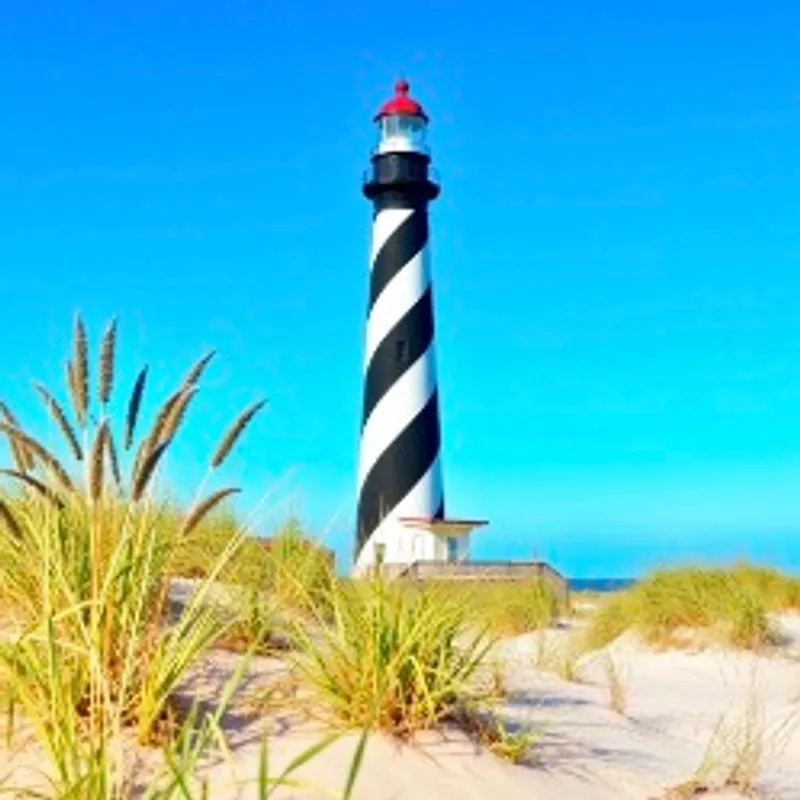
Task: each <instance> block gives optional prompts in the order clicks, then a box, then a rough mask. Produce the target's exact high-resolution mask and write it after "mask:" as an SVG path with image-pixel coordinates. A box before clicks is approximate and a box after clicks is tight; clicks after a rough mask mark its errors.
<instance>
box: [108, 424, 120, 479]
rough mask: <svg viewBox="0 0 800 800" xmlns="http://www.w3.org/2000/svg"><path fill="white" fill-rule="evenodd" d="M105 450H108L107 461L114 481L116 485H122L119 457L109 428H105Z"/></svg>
mask: <svg viewBox="0 0 800 800" xmlns="http://www.w3.org/2000/svg"><path fill="white" fill-rule="evenodd" d="M106 451H107V452H108V463H109V466H110V467H111V474H112V475H113V476H114V483H116V484H117V487H120V486H122V473H121V472H120V469H119V458H118V457H117V447H116V445H115V444H114V437H113V436H112V434H111V428H106Z"/></svg>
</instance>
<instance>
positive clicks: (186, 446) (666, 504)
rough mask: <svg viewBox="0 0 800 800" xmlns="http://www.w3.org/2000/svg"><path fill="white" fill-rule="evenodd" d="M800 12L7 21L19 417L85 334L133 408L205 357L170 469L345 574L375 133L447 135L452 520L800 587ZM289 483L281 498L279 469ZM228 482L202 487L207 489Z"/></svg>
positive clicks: (161, 13)
mask: <svg viewBox="0 0 800 800" xmlns="http://www.w3.org/2000/svg"><path fill="white" fill-rule="evenodd" d="M797 52H800V9H798V8H796V7H795V6H794V5H793V4H790V3H788V2H778V3H770V4H765V5H763V4H762V5H761V6H760V7H759V9H758V15H756V16H754V15H753V13H752V10H751V9H748V8H745V7H744V5H743V4H722V3H711V4H706V5H705V6H703V7H698V6H697V5H696V4H692V5H689V4H688V3H684V2H677V3H669V4H667V3H657V4H655V5H653V4H651V5H649V6H647V7H643V6H641V5H637V4H634V3H630V2H622V1H621V0H615V2H613V3H611V4H610V5H607V6H606V7H605V8H604V9H598V8H597V7H596V5H595V4H592V3H589V2H587V0H580V2H575V3H571V4H567V5H564V4H555V3H545V4H539V5H538V6H537V7H535V8H534V7H531V6H530V5H529V4H525V3H522V2H520V1H519V0H510V2H508V3H506V4H503V5H501V6H486V5H485V4H478V3H474V2H473V3H457V2H454V1H453V0H437V2H435V3H415V2H412V3H410V4H406V5H405V6H404V7H403V11H402V14H401V15H399V16H398V11H397V8H396V7H385V6H380V5H378V6H376V5H375V4H366V3H363V2H351V3H349V4H347V5H346V6H342V7H340V8H338V9H332V8H331V7H330V5H329V4H323V3H320V2H307V3H297V2H295V3H274V4H270V5H269V8H268V9H262V8H259V7H258V6H257V5H256V4H253V3H250V2H247V1H246V0H234V1H233V2H229V3H225V4H223V3H217V2H211V1H210V0H202V1H201V2H199V3H194V4H189V3H187V2H185V0H169V2H161V3H154V2H143V3H136V4H134V3H131V2H120V3H116V4H114V6H113V8H111V7H102V8H101V7H97V8H95V7H93V6H92V5H91V4H81V5H78V6H75V5H73V4H66V3H59V2H47V0H43V1H42V2H37V3H36V4H34V5H31V4H29V3H25V4H23V3H20V2H15V0H12V2H10V3H8V4H7V5H6V6H5V7H4V19H3V25H2V28H1V29H0V86H1V87H2V97H3V106H4V112H5V113H4V125H3V126H2V127H0V153H2V156H0V259H1V260H0V274H2V279H3V289H4V295H5V303H4V318H5V319H4V325H2V326H0V355H2V364H3V370H2V373H0V398H2V399H3V400H5V401H7V402H8V403H9V404H10V405H11V406H12V408H14V410H15V411H16V412H17V413H18V415H19V416H20V417H22V418H23V419H24V420H25V421H26V422H27V423H28V424H29V425H31V426H32V427H33V429H34V430H36V431H37V432H40V433H42V435H44V436H45V438H47V436H48V435H49V432H50V428H49V427H48V424H47V418H46V415H45V413H44V411H43V410H42V409H41V406H40V405H39V404H38V403H37V402H36V398H35V395H34V393H33V392H32V390H31V389H30V386H29V383H30V379H31V378H36V379H41V380H43V381H45V382H46V383H48V384H52V385H53V386H55V387H57V388H58V390H59V396H63V391H62V387H63V380H62V373H63V366H62V365H63V359H64V357H65V355H66V353H67V350H68V347H69V338H70V332H71V324H72V316H73V313H74V311H76V310H81V311H82V312H83V314H84V316H85V318H86V321H87V323H88V325H89V327H90V330H91V333H92V341H93V343H95V344H96V343H97V341H98V340H99V336H100V334H101V332H102V325H103V323H104V321H105V320H106V319H107V318H108V317H109V316H111V315H118V317H119V322H120V340H119V347H120V353H119V354H120V369H119V375H118V382H117V391H116V408H117V410H118V411H120V409H122V408H123V407H124V401H125V399H126V397H125V396H126V395H127V393H128V392H129V391H130V388H131V385H132V382H133V379H134V376H135V373H136V370H137V369H138V367H139V366H141V365H142V364H144V363H148V364H149V365H150V370H151V376H152V378H153V381H152V383H151V385H150V386H149V388H148V396H147V400H146V405H145V412H147V413H152V410H153V408H154V406H155V405H156V404H157V403H158V402H159V401H160V400H162V399H163V398H164V396H165V395H166V394H167V393H168V392H169V391H170V390H171V389H172V388H173V386H174V385H175V383H176V382H177V381H179V380H180V378H181V377H182V375H183V374H184V372H185V370H186V369H187V368H188V367H189V365H190V364H191V363H192V361H194V359H196V358H197V357H199V356H200V355H202V354H203V353H204V352H205V351H206V350H207V349H209V348H214V349H216V350H217V352H218V354H219V355H218V359H217V360H216V361H215V362H214V363H213V364H212V367H211V369H210V370H209V372H208V374H207V376H206V378H205V380H204V383H203V385H202V386H201V390H200V393H199V395H198V397H197V402H196V405H195V407H194V408H193V413H192V414H191V415H190V419H189V422H188V425H187V428H186V430H185V436H184V438H183V440H182V441H179V442H178V444H177V447H176V449H175V451H174V453H172V454H171V456H170V459H169V462H168V464H167V465H166V466H167V479H168V480H169V481H170V482H171V484H173V485H175V486H176V487H178V488H179V490H180V492H181V493H182V494H183V495H184V496H189V493H190V492H191V491H192V490H193V488H194V486H195V485H196V484H197V482H198V481H199V480H200V479H201V478H202V477H203V475H204V473H205V466H204V464H205V462H206V461H207V458H208V455H209V453H210V452H211V450H212V449H213V446H214V443H215V442H216V440H217V437H218V435H219V433H221V431H222V429H223V428H224V427H225V426H226V425H227V424H228V422H229V421H230V419H231V418H232V417H233V416H235V414H236V413H237V412H238V410H239V409H240V408H241V407H243V406H244V405H246V404H248V403H249V402H251V401H252V400H254V399H257V398H258V397H262V396H266V397H267V398H268V399H269V406H268V408H267V410H266V411H265V412H264V414H263V416H261V417H259V418H258V419H257V420H256V422H255V423H254V424H253V426H252V427H251V429H249V430H248V432H247V434H246V436H245V437H244V439H243V440H242V443H241V445H240V447H239V449H238V450H237V452H236V454H235V456H234V457H233V458H232V459H231V462H230V464H229V465H228V468H227V471H226V472H225V479H224V481H223V483H224V484H226V485H227V484H228V483H233V484H238V485H241V486H242V487H243V488H244V492H243V494H242V496H241V498H240V499H239V500H238V501H237V508H238V509H239V510H240V511H241V512H243V514H244V515H247V513H248V512H249V511H251V509H253V508H254V507H256V506H257V505H258V503H259V501H260V500H261V499H262V498H264V496H265V495H267V494H268V493H269V492H270V491H271V490H274V493H275V494H274V497H273V498H270V499H268V500H267V501H266V502H265V504H264V505H262V506H261V507H260V511H259V512H258V514H257V521H258V524H259V530H260V532H262V533H268V532H269V531H270V529H271V527H273V526H274V525H276V524H277V523H278V521H279V520H280V519H281V518H282V517H284V516H285V515H286V514H287V513H288V512H290V511H292V512H297V513H298V514H299V515H300V516H301V518H302V519H303V520H304V522H305V523H306V524H307V525H308V526H309V527H310V529H311V531H312V532H313V533H315V534H317V535H322V536H324V538H325V539H326V541H327V542H328V543H330V544H331V546H333V547H334V549H335V550H336V552H337V558H338V560H339V563H340V564H344V563H348V562H349V559H350V555H351V549H352V527H353V521H354V516H355V478H356V459H357V447H358V428H359V422H360V419H359V415H360V407H361V375H362V373H361V361H362V352H363V339H364V322H365V319H364V316H365V310H366V294H367V271H368V247H369V241H368V239H369V230H370V216H371V212H370V207H369V204H368V202H367V201H366V200H365V199H364V198H363V197H362V195H361V175H362V172H363V170H364V169H365V168H366V167H367V166H368V163H369V155H370V148H371V146H372V144H373V141H374V130H373V125H372V116H373V114H374V112H375V111H376V109H377V107H378V106H379V105H380V104H381V103H382V102H383V101H384V100H385V99H387V97H388V96H390V94H391V91H392V85H393V83H394V81H395V79H396V78H397V77H398V76H399V75H404V76H405V77H407V78H408V79H409V81H410V83H411V90H412V93H413V95H414V96H415V97H416V98H417V99H418V100H419V101H420V102H421V103H422V104H423V106H424V107H425V109H426V111H427V112H428V114H429V115H430V117H431V120H432V121H431V127H430V131H429V138H430V144H431V147H432V151H433V160H434V166H435V168H436V169H437V170H438V172H439V174H440V176H441V180H442V196H441V198H440V199H439V200H437V201H436V202H435V203H434V204H433V206H432V210H431V247H432V259H433V261H432V267H433V275H434V291H435V300H434V302H435V310H436V325H437V360H438V363H439V368H440V375H439V384H440V394H441V403H442V406H441V409H442V429H443V431H442V432H443V451H442V458H443V464H444V483H445V492H446V504H447V512H448V515H452V516H457V517H480V518H487V519H489V520H490V522H491V524H490V526H489V527H488V528H487V529H485V530H482V531H479V532H477V533H476V534H475V537H474V540H473V541H474V546H473V553H474V555H475V557H478V558H481V557H483V558H490V557H496V558H527V557H531V556H533V555H534V554H535V555H537V556H538V557H542V558H546V559H548V560H551V561H552V562H553V563H554V565H555V566H556V567H557V568H559V569H561V570H562V571H563V572H565V573H566V574H567V575H569V576H570V577H622V578H624V577H636V576H637V575H639V574H641V572H642V571H643V570H645V569H648V568H650V567H651V566H653V565H655V564H658V563H663V562H667V561H670V562H685V561H686V560H695V561H703V562H721V561H731V560H734V559H736V558H743V557H748V558H751V559H755V560H758V561H761V562H767V563H772V564H774V565H776V566H780V567H783V568H787V569H792V570H795V571H800V544H798V542H800V536H798V534H800V500H798V498H800V271H798V269H797V265H798V259H800V239H799V238H798V233H797V220H798V218H800V216H799V215H798V212H800V199H798V198H800V192H798V188H800V136H798V134H799V133H800V85H799V84H798V81H797V78H796V70H795V69H794V64H795V61H796V53H797ZM279 480H280V481H281V482H280V483H279V484H278V485H277V486H276V481H279ZM214 485H215V486H216V484H214Z"/></svg>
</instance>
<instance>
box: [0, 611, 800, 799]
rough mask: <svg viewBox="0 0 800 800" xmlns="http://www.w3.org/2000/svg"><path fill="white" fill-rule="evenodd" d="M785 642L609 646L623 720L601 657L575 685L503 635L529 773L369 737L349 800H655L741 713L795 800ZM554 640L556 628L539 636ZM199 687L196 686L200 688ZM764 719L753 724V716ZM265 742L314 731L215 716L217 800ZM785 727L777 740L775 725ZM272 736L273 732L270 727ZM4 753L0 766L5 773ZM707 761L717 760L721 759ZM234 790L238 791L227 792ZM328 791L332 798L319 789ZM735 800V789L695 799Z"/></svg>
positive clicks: (309, 775)
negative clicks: (743, 649) (734, 648)
mask: <svg viewBox="0 0 800 800" xmlns="http://www.w3.org/2000/svg"><path fill="white" fill-rule="evenodd" d="M778 622H779V624H780V625H781V627H782V629H783V631H784V632H785V634H786V639H787V641H786V644H785V646H784V647H782V648H781V649H780V652H779V653H775V654H772V655H769V656H763V655H762V656H754V655H751V654H744V653H732V652H725V651H721V650H717V651H714V650H706V651H703V652H699V653H687V652H678V651H669V652H664V653H653V652H650V651H648V650H646V649H645V648H643V647H641V646H639V645H637V644H636V643H635V642H632V641H623V640H621V641H619V642H617V643H616V644H615V645H614V646H613V647H612V648H611V650H610V651H609V652H610V653H611V655H612V657H613V659H614V663H615V664H617V665H618V668H619V670H620V671H621V673H622V674H624V675H626V676H627V677H626V679H625V682H626V685H627V690H628V691H627V694H628V697H627V709H626V713H625V715H622V714H619V713H615V712H614V711H612V710H611V709H610V708H609V691H608V684H607V675H606V672H605V670H604V669H603V667H602V663H603V662H602V657H603V656H604V653H601V654H598V655H594V656H590V657H589V658H588V660H586V661H585V662H584V664H583V668H582V677H583V678H584V679H585V682H584V683H568V682H565V681H563V680H561V679H559V678H558V677H557V676H556V675H554V674H552V673H549V672H546V671H543V670H539V669H536V668H534V661H535V657H536V656H535V654H536V653H537V652H538V651H539V649H540V635H539V634H536V635H527V636H522V637H518V638H514V639H508V640H506V641H505V642H504V643H503V645H502V647H501V648H500V650H499V651H498V653H497V656H498V657H500V658H502V660H503V663H504V664H505V677H506V681H507V687H508V689H509V692H510V694H509V696H508V698H507V699H506V700H505V701H504V703H503V704H502V706H501V707H499V708H498V711H499V712H500V713H502V715H503V716H504V717H505V718H506V719H507V720H508V721H509V724H512V725H514V724H517V725H521V726H526V727H532V728H534V729H539V730H542V731H543V733H542V737H541V739H540V741H539V743H538V745H537V746H536V747H535V749H534V751H533V754H534V756H535V757H536V759H537V763H535V764H534V765H533V766H513V765H510V764H508V763H505V762H503V761H501V760H499V759H497V758H496V757H494V756H492V755H490V754H488V753H485V752H481V751H480V750H479V749H478V748H476V746H475V745H474V744H473V743H471V742H470V741H468V740H467V739H466V737H465V736H463V735H462V734H459V733H457V732H449V733H447V734H446V735H444V734H443V735H439V734H437V735H430V736H426V737H425V739H424V740H422V741H420V742H419V743H418V744H416V745H415V746H407V745H406V746H400V745H397V744H395V743H393V742H390V741H388V740H386V739H383V738H381V737H377V736H376V737H372V738H371V740H370V742H369V744H368V747H367V753H366V758H365V761H364V764H363V768H362V771H361V774H360V776H359V778H358V782H357V784H356V792H355V797H356V798H359V800H441V799H442V798H454V800H461V799H462V798H463V800H470V798H475V799H476V800H477V799H478V798H480V800H486V798H497V800H532V799H535V800H606V798H608V800H612V799H613V800H620V799H621V798H635V799H636V800H648V799H649V798H663V797H665V790H666V789H667V787H671V786H674V785H676V784H679V783H681V782H683V781H686V780H688V779H689V778H690V777H692V775H693V773H694V772H695V770H696V769H697V768H698V766H699V764H700V763H701V761H702V759H703V755H704V752H705V751H706V750H707V748H708V744H709V741H710V740H711V738H712V731H713V729H714V726H715V724H717V723H718V722H719V721H720V720H721V719H722V720H724V721H725V722H726V724H728V725H729V726H731V727H730V730H731V731H733V733H732V734H729V735H728V736H727V737H726V739H725V741H727V743H728V744H729V745H731V744H735V741H736V739H737V736H738V737H739V741H741V736H742V734H743V732H744V731H745V730H746V728H745V727H743V726H742V725H739V726H738V727H736V725H735V722H736V720H737V719H742V717H743V715H744V714H745V712H746V711H747V708H748V705H750V707H751V708H754V709H755V710H756V711H757V714H758V716H757V717H756V718H754V719H753V724H751V725H750V731H751V732H759V734H760V735H758V736H753V737H752V739H753V741H762V742H764V743H765V744H766V745H767V752H765V753H764V757H763V765H762V769H760V770H759V771H758V773H759V774H758V781H757V788H758V790H759V795H758V796H761V797H769V798H779V799H780V800H790V799H791V798H797V799H798V800H800V727H799V726H798V725H797V724H796V723H797V721H798V720H800V617H798V616H788V615H786V616H782V617H780V618H779V619H778ZM544 635H545V636H546V637H547V640H548V642H549V643H550V644H553V645H554V646H556V645H558V644H559V643H563V641H564V638H565V637H566V636H568V635H569V632H568V631H566V630H562V631H549V632H547V633H546V634H544ZM234 663H235V657H234V656H232V655H231V654H227V653H216V654H214V655H213V656H212V658H211V659H210V660H209V662H208V663H207V664H206V665H205V670H204V671H205V679H203V678H202V677H198V678H195V680H194V683H193V685H192V687H191V690H192V691H193V692H195V693H197V692H205V691H207V690H208V688H209V687H211V688H213V687H214V686H219V684H220V683H221V681H222V680H224V677H225V676H226V675H227V674H229V672H230V670H231V669H232V667H233V665H234ZM282 669H283V668H282V666H281V665H280V663H279V662H275V661H272V660H268V659H260V660H257V661H256V662H255V663H254V665H253V668H252V670H251V674H250V676H249V679H248V680H249V684H248V686H249V688H250V689H253V688H254V687H258V686H259V685H268V684H269V683H270V682H271V681H274V680H275V678H276V677H277V676H279V675H280V674H281V672H282ZM204 687H205V688H204ZM762 717H763V719H762ZM267 723H269V726H270V727H271V728H272V729H273V736H272V738H271V740H270V772H271V773H272V774H276V772H277V771H278V770H279V769H281V768H282V767H283V766H284V765H285V764H286V763H287V762H288V761H289V760H290V759H291V758H293V757H294V756H295V755H297V754H298V753H299V752H300V751H301V750H302V749H303V748H304V747H306V746H308V745H309V744H311V743H313V742H315V741H317V740H318V739H319V738H320V734H319V733H315V732H314V731H313V730H311V729H310V727H309V725H308V724H307V723H301V722H297V721H295V720H291V719H285V718H278V719H276V718H274V717H273V718H270V719H269V720H267V719H266V718H263V717H262V718H256V719H254V718H252V717H247V716H246V715H244V714H243V713H242V709H239V710H236V709H234V711H233V712H232V713H231V715H230V716H229V717H228V718H227V719H226V720H225V726H226V730H227V733H228V736H229V740H230V745H231V748H232V751H233V755H234V764H233V769H232V768H231V765H229V764H227V763H224V762H222V761H218V762H217V763H215V764H213V765H211V766H210V769H209V773H208V774H209V777H210V779H211V788H212V791H211V797H213V798H214V799H215V800H233V798H242V799H243V800H246V798H256V797H257V793H256V790H255V788H254V787H253V786H252V785H251V786H250V787H247V786H244V785H242V784H241V782H242V781H245V780H248V779H249V780H253V779H255V776H256V774H257V770H258V751H259V744H260V741H261V738H262V735H263V732H264V730H265V727H266V726H267ZM781 726H782V733H781V735H778V734H777V733H776V730H777V729H778V728H779V727H781ZM276 727H277V728H278V730H277V732H275V728H276ZM356 741H357V737H355V736H347V737H344V738H343V739H341V740H340V741H338V742H337V743H336V744H335V745H333V746H332V747H331V748H330V749H329V750H326V751H325V752H323V753H322V754H321V755H319V756H318V757H317V758H316V759H315V760H314V761H313V762H311V763H310V764H309V765H308V766H307V767H306V768H304V769H303V770H302V771H301V773H300V774H301V775H302V776H303V777H304V778H305V779H307V780H313V781H314V782H316V783H318V784H320V785H322V786H324V787H326V788H327V789H328V790H329V791H330V790H333V791H337V790H340V789H341V787H342V784H343V781H344V779H345V775H346V772H347V768H348V764H349V760H350V758H351V755H352V752H353V749H354V747H355V743H356ZM2 761H3V759H2V757H0V769H2V766H3V765H2ZM714 761H715V762H716V763H717V765H718V766H720V765H721V763H722V761H724V758H723V759H722V760H720V758H719V757H717V758H715V759H714ZM237 783H238V785H237ZM325 796H326V795H325V794H323V793H322V792H320V791H317V792H314V791H300V790H294V791H292V792H289V791H288V790H280V791H278V792H276V793H275V795H274V797H276V798H286V797H296V798H306V799H308V800H310V798H322V797H325ZM328 796H329V795H328ZM703 796H704V797H717V798H723V797H727V798H733V797H738V796H739V795H737V794H736V793H733V792H728V793H725V794H723V793H721V792H720V793H715V794H705V795H703Z"/></svg>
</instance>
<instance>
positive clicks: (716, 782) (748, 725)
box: [663, 676, 798, 800]
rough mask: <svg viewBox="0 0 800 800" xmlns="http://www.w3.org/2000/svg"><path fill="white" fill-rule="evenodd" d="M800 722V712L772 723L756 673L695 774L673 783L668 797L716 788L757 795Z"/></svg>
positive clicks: (684, 797)
mask: <svg viewBox="0 0 800 800" xmlns="http://www.w3.org/2000/svg"><path fill="white" fill-rule="evenodd" d="M797 724H798V715H797V713H794V712H787V714H786V715H785V717H784V718H783V719H781V720H779V721H777V722H773V723H772V724H768V723H767V720H766V716H765V712H764V703H763V700H762V698H761V696H760V694H759V692H758V690H757V687H756V685H755V681H754V676H751V683H750V686H749V688H748V691H747V695H746V697H745V700H744V704H743V707H742V708H741V709H740V710H739V711H738V713H737V712H734V713H731V712H727V713H724V714H722V715H721V716H720V718H719V719H718V720H717V722H716V724H715V725H714V727H713V729H712V732H711V736H710V737H709V741H708V744H707V745H706V748H705V750H704V752H703V755H702V758H701V760H700V763H699V764H698V766H697V769H696V770H695V771H694V774H693V775H692V776H691V777H690V778H689V779H688V780H686V781H683V782H682V783H680V784H678V785H676V786H673V787H670V788H669V789H667V790H666V792H665V793H664V795H663V798H664V800H690V798H693V797H698V796H701V795H705V794H708V793H710V792H712V791H720V790H725V789H728V790H732V791H735V792H737V793H739V794H740V795H741V796H743V797H757V796H759V792H758V783H759V781H760V779H761V777H762V775H763V773H764V770H765V768H766V767H767V766H768V765H769V763H770V761H771V760H773V759H774V758H776V757H777V756H779V755H780V754H781V752H782V751H783V750H784V749H785V747H786V743H787V741H788V739H789V737H790V736H791V735H792V733H793V732H794V730H795V729H796V727H797Z"/></svg>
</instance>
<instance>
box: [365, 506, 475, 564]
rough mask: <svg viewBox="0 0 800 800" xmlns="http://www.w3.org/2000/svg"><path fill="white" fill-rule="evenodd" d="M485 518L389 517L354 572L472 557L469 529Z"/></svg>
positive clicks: (366, 549) (372, 537) (461, 559)
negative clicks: (470, 555)
mask: <svg viewBox="0 0 800 800" xmlns="http://www.w3.org/2000/svg"><path fill="white" fill-rule="evenodd" d="M485 524H486V522H485V521H483V520H443V519H431V518H428V517H397V516H389V517H386V518H385V519H384V520H383V522H382V523H381V524H380V526H379V527H378V529H377V530H376V531H375V533H374V534H373V535H372V536H371V537H370V539H369V542H368V543H367V544H366V545H365V546H364V548H363V549H362V550H361V553H360V554H359V558H358V561H357V562H356V564H355V567H354V569H353V574H354V575H356V576H358V575H365V574H369V573H371V572H374V571H376V570H377V569H379V568H385V570H386V572H387V574H399V573H401V572H402V570H403V568H405V567H410V566H411V565H412V564H418V563H453V562H460V561H464V560H466V559H467V558H468V557H469V541H470V532H471V531H472V530H473V529H474V528H477V527H481V526H483V525H485Z"/></svg>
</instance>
